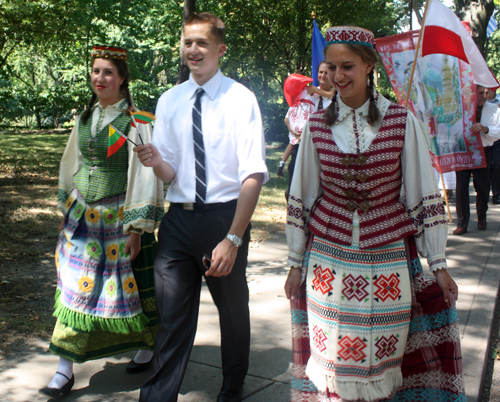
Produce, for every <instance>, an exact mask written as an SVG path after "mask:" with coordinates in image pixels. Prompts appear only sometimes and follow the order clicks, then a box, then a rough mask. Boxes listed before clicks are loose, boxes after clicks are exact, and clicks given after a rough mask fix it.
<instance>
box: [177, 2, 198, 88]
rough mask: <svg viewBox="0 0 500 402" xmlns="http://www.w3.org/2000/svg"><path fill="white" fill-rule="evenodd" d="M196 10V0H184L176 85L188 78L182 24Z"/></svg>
mask: <svg viewBox="0 0 500 402" xmlns="http://www.w3.org/2000/svg"><path fill="white" fill-rule="evenodd" d="M195 12H196V0H184V11H183V13H182V31H181V45H180V47H179V49H180V50H179V67H178V69H177V85H179V84H182V83H183V82H184V81H187V80H188V79H189V68H188V66H187V65H186V62H185V60H184V24H185V23H186V21H187V20H188V18H189V17H190V16H191V15H192V14H194V13H195Z"/></svg>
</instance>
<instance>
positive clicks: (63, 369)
mask: <svg viewBox="0 0 500 402" xmlns="http://www.w3.org/2000/svg"><path fill="white" fill-rule="evenodd" d="M61 374H64V375H61ZM65 376H66V377H68V378H69V379H71V377H72V376H73V362H72V361H69V360H67V359H65V358H64V357H60V358H59V366H58V367H57V373H56V374H55V375H54V377H52V381H50V383H49V385H48V387H49V388H57V389H60V388H62V387H63V386H64V385H65V384H66V383H68V382H69V380H68V378H66V377H65Z"/></svg>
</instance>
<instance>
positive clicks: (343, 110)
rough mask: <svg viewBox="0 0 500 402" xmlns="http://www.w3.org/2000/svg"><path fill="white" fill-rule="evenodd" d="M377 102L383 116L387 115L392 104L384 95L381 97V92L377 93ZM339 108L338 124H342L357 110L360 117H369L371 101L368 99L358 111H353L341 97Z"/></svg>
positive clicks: (338, 103)
mask: <svg viewBox="0 0 500 402" xmlns="http://www.w3.org/2000/svg"><path fill="white" fill-rule="evenodd" d="M375 102H376V104H377V109H378V110H379V111H380V113H381V115H382V116H383V115H384V114H385V111H386V110H387V108H388V107H389V104H390V102H389V101H388V100H387V99H385V98H384V97H383V96H382V95H380V92H378V91H375ZM337 105H338V106H337V107H338V119H337V123H338V122H341V121H342V120H344V119H345V118H346V117H347V116H348V115H349V114H350V113H351V111H352V110H355V111H356V113H357V114H359V115H360V116H365V117H366V116H368V110H369V106H370V99H368V100H367V101H366V102H365V103H363V104H362V105H361V106H360V107H358V108H357V109H353V108H352V107H350V106H347V105H346V104H345V103H344V102H343V101H342V99H341V98H340V96H338V97H337Z"/></svg>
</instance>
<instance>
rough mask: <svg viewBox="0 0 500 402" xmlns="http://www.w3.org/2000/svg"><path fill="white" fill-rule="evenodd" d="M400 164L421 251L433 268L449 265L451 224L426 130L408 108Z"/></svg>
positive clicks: (407, 204) (409, 209) (407, 206)
mask: <svg viewBox="0 0 500 402" xmlns="http://www.w3.org/2000/svg"><path fill="white" fill-rule="evenodd" d="M401 164H402V170H403V183H404V191H405V195H406V208H407V211H408V213H409V215H410V217H411V219H412V220H413V222H414V223H415V226H416V227H417V230H418V232H417V233H416V234H415V241H416V244H417V249H418V252H419V253H420V254H421V255H422V256H423V257H426V258H427V262H428V264H429V267H430V269H431V271H436V270H438V269H442V268H446V267H447V264H446V256H445V249H446V240H447V237H448V228H447V220H446V217H445V209H444V205H443V201H442V198H441V195H440V194H439V189H438V186H437V183H436V178H435V176H434V172H433V170H432V164H431V159H430V155H429V148H428V146H427V142H426V138H425V134H424V133H423V131H422V129H421V127H420V125H419V123H418V121H417V119H416V118H415V116H414V115H413V114H412V113H411V112H408V118H407V123H406V136H405V144H404V148H403V152H402V155H401Z"/></svg>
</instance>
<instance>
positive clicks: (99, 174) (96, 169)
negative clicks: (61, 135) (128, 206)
mask: <svg viewBox="0 0 500 402" xmlns="http://www.w3.org/2000/svg"><path fill="white" fill-rule="evenodd" d="M111 124H112V125H113V126H114V127H115V128H117V129H118V130H120V131H121V132H122V133H123V134H125V135H128V133H129V131H130V117H129V116H127V115H126V114H125V113H121V114H120V115H119V116H118V117H117V118H116V119H114V120H113V121H112V122H111ZM91 126H92V119H91V118H90V119H89V120H87V124H82V123H81V122H80V125H79V127H78V144H79V147H80V151H81V153H82V155H83V165H82V167H81V168H80V170H79V171H78V172H77V173H76V175H75V176H74V178H73V183H74V185H75V187H76V188H77V189H78V191H79V192H80V194H81V195H82V197H83V198H84V199H85V201H86V202H88V203H89V202H94V201H97V200H100V199H101V198H106V197H111V196H113V195H117V194H121V193H123V192H125V191H127V173H128V149H127V144H126V143H125V144H123V145H122V146H121V147H120V149H119V150H118V151H117V152H115V153H114V154H113V155H111V156H110V157H109V158H108V157H107V156H108V138H109V126H108V125H106V126H105V127H104V128H103V129H102V130H101V131H98V132H97V134H96V136H95V137H94V138H92V135H91V133H90V127H91Z"/></svg>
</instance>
